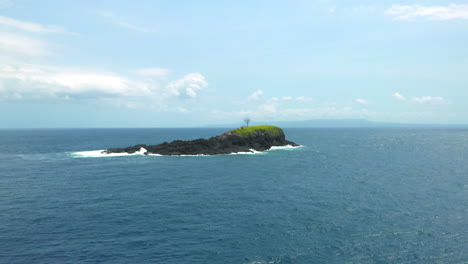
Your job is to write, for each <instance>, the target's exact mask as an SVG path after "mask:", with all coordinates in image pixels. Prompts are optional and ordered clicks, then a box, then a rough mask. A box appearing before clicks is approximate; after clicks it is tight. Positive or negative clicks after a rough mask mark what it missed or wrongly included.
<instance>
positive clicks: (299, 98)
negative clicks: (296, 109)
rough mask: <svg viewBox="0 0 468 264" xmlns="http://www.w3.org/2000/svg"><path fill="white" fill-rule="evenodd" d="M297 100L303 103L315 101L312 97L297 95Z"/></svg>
mask: <svg viewBox="0 0 468 264" xmlns="http://www.w3.org/2000/svg"><path fill="white" fill-rule="evenodd" d="M296 101H298V102H301V103H310V102H313V101H314V99H313V98H312V97H306V96H298V97H296Z"/></svg>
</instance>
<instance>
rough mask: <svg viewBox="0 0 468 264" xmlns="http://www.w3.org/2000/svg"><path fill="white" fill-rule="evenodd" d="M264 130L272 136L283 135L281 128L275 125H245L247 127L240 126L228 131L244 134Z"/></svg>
mask: <svg viewBox="0 0 468 264" xmlns="http://www.w3.org/2000/svg"><path fill="white" fill-rule="evenodd" d="M260 130H263V131H266V132H268V133H270V134H271V135H273V136H280V135H283V134H284V133H283V130H282V129H281V128H279V127H277V126H269V125H259V126H247V127H240V128H237V129H233V130H231V131H229V132H236V133H237V134H239V135H242V136H246V135H249V134H253V133H255V132H257V131H260Z"/></svg>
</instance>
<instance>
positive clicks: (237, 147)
mask: <svg viewBox="0 0 468 264" xmlns="http://www.w3.org/2000/svg"><path fill="white" fill-rule="evenodd" d="M275 146H293V147H297V146H299V145H298V144H296V143H294V142H291V141H288V140H286V137H285V135H284V132H283V130H282V129H281V128H279V127H276V126H268V125H261V126H249V127H241V128H238V129H234V130H231V131H228V132H226V133H224V134H222V135H219V136H215V137H212V138H209V139H203V138H200V139H195V140H188V141H185V140H175V141H172V142H170V143H168V142H164V143H162V144H159V145H144V144H141V145H135V146H132V147H127V148H111V149H106V150H104V151H103V152H102V153H103V154H112V153H128V154H132V153H136V152H143V154H145V155H149V154H158V155H218V154H232V153H239V152H254V151H265V150H268V149H270V148H271V147H275Z"/></svg>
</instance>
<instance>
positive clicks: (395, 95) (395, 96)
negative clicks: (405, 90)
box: [392, 93, 406, 101]
mask: <svg viewBox="0 0 468 264" xmlns="http://www.w3.org/2000/svg"><path fill="white" fill-rule="evenodd" d="M392 97H393V98H395V99H397V100H400V101H405V100H406V97H404V96H403V95H401V94H400V93H394V94H392Z"/></svg>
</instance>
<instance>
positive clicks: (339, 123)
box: [207, 119, 468, 128]
mask: <svg viewBox="0 0 468 264" xmlns="http://www.w3.org/2000/svg"><path fill="white" fill-rule="evenodd" d="M260 124H268V125H273V126H279V127H282V128H295V127H297V128H301V127H303V128H340V127H342V128H359V127H369V128H370V127H408V128H417V127H460V128H468V125H466V124H465V125H461V124H458V125H457V124H406V123H390V122H374V121H369V120H365V119H314V120H303V121H265V122H261V121H259V122H252V125H260ZM238 126H241V123H238V124H220V125H210V126H207V127H238Z"/></svg>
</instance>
